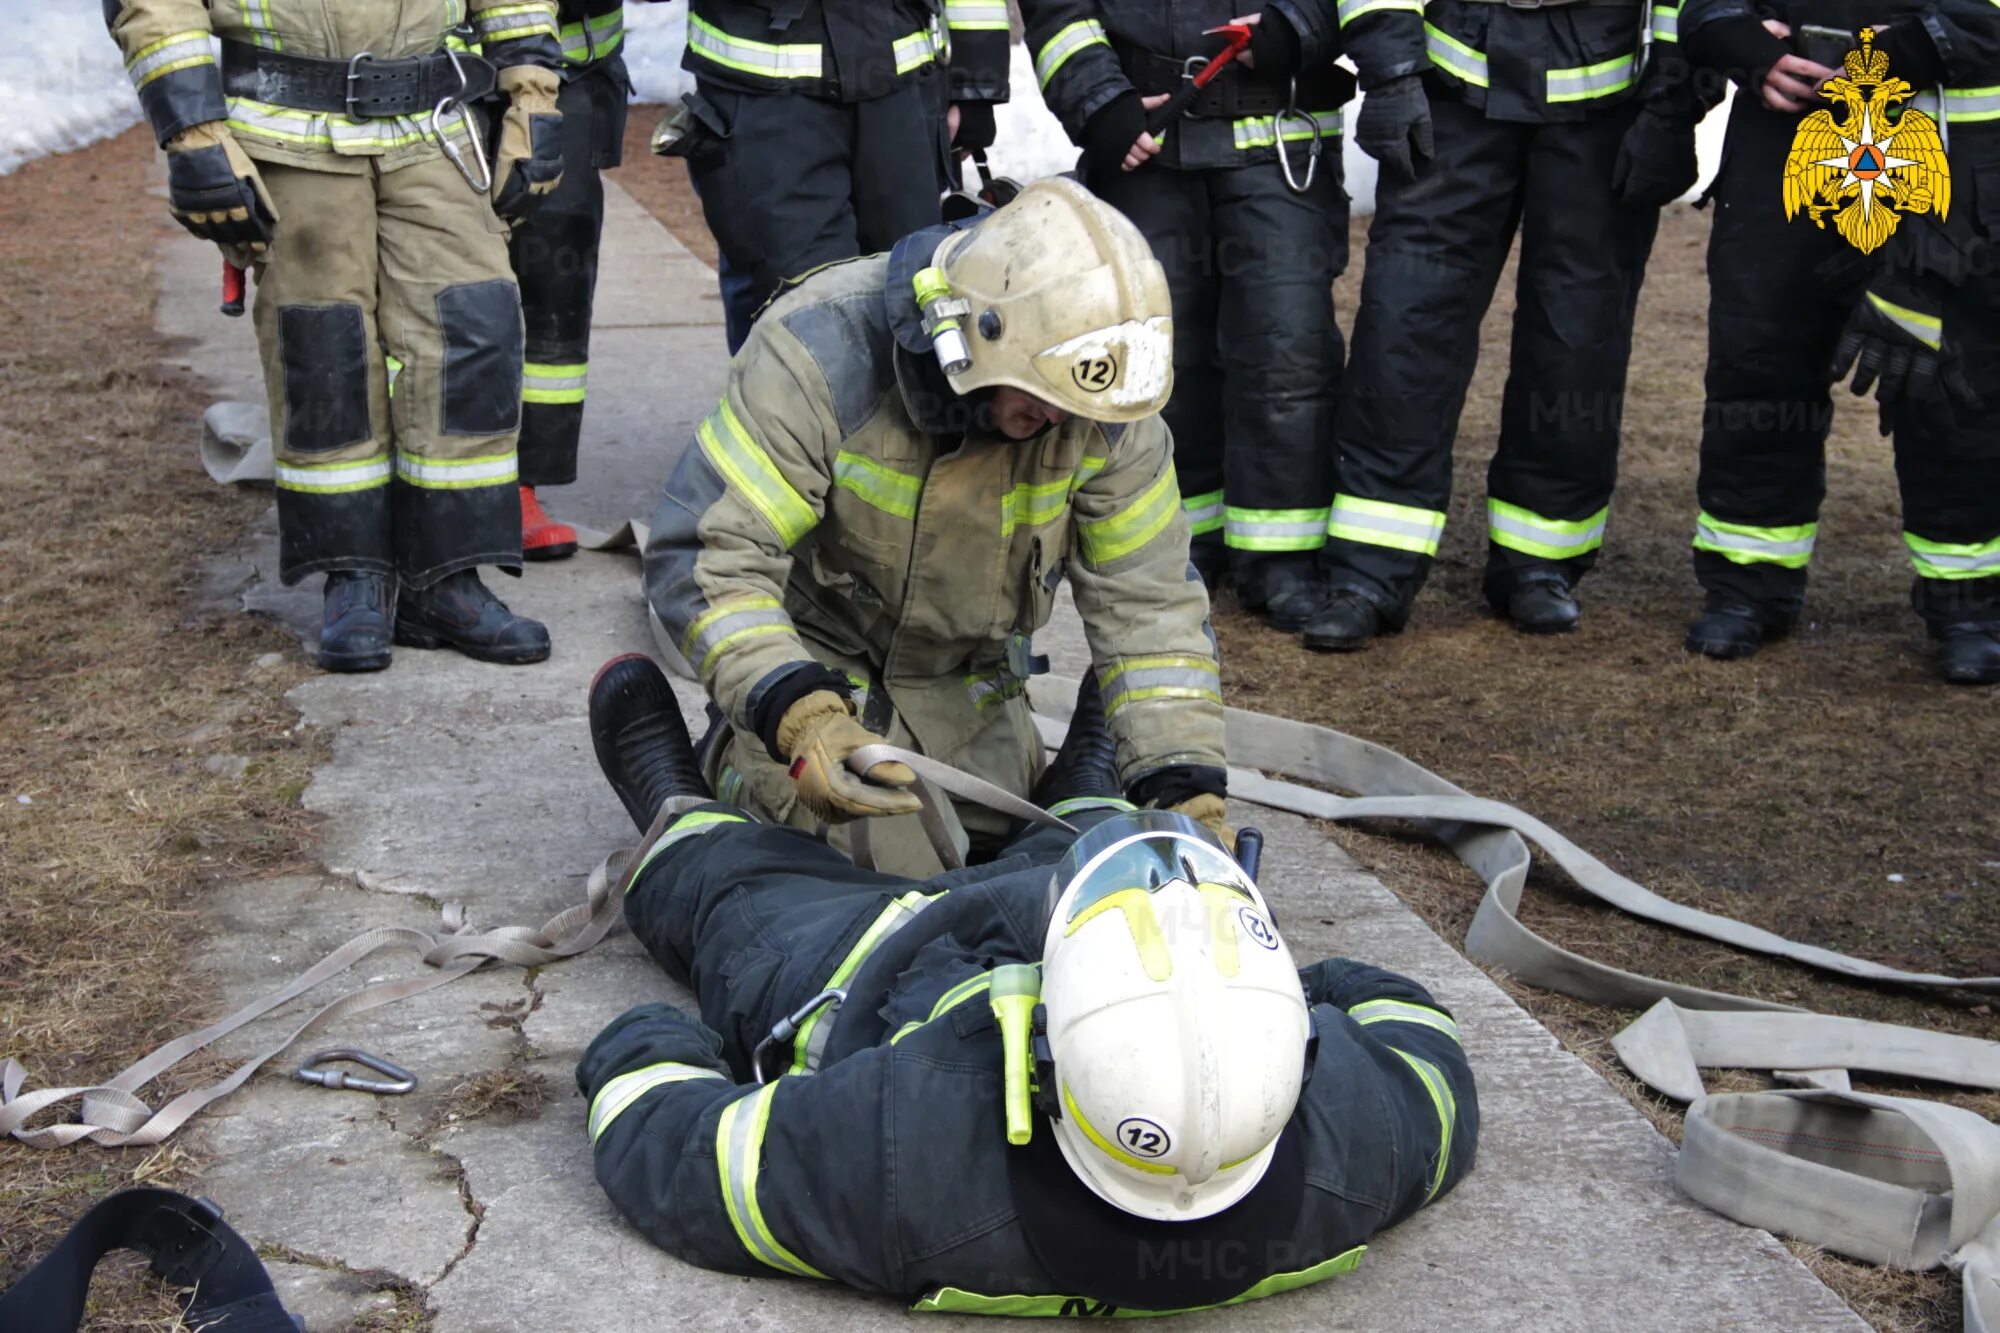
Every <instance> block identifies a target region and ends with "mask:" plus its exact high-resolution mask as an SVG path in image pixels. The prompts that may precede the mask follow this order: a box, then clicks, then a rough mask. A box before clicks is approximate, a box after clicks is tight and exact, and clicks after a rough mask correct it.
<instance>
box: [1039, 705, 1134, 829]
mask: <svg viewBox="0 0 2000 1333" xmlns="http://www.w3.org/2000/svg"><path fill="white" fill-rule="evenodd" d="M1124 795H1125V788H1124V786H1123V785H1122V784H1121V783H1120V782H1119V781H1118V747H1117V746H1116V745H1115V744H1114V743H1113V742H1112V739H1111V729H1110V728H1109V727H1107V726H1106V725H1105V721H1104V695H1103V693H1102V692H1100V691H1099V690H1098V688H1097V676H1096V675H1095V673H1091V672H1086V673H1085V674H1084V677H1083V683H1082V684H1081V685H1079V686H1077V690H1076V711H1075V712H1073V713H1071V714H1070V719H1069V735H1067V736H1065V737H1063V743H1062V748H1061V749H1059V750H1057V751H1056V757H1055V758H1054V759H1052V760H1051V761H1050V762H1049V766H1048V767H1047V768H1045V769H1043V770H1042V775H1041V776H1040V777H1039V778H1037V779H1035V789H1034V790H1033V791H1032V792H1030V793H1028V799H1029V800H1031V801H1033V802H1034V803H1035V804H1036V805H1039V806H1041V807H1042V809H1044V810H1046V809H1048V808H1049V807H1050V806H1052V805H1055V804H1056V803H1058V802H1060V801H1067V800H1072V799H1074V798H1076V797H1078V796H1109V797H1112V798H1114V799H1123V797H1124Z"/></svg>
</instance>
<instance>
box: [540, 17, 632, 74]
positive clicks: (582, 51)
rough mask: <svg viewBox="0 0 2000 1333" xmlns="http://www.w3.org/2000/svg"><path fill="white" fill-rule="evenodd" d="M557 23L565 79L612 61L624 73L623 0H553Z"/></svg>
mask: <svg viewBox="0 0 2000 1333" xmlns="http://www.w3.org/2000/svg"><path fill="white" fill-rule="evenodd" d="M556 23H557V24H558V25H559V26H558V29H557V31H558V35H559V36H560V37H561V39H562V55H563V76H564V77H565V78H571V77H574V76H575V75H576V74H577V73H580V72H581V71H583V70H586V69H603V68H606V67H608V66H609V65H610V64H611V62H612V61H614V60H616V61H617V65H618V68H619V69H620V70H621V71H622V70H623V67H624V59H623V56H622V54H621V53H622V51H623V49H624V46H625V0H556ZM621 77H622V74H621Z"/></svg>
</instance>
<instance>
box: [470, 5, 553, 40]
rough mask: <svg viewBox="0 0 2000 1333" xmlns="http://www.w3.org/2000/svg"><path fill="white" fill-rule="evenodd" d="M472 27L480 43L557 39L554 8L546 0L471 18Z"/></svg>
mask: <svg viewBox="0 0 2000 1333" xmlns="http://www.w3.org/2000/svg"><path fill="white" fill-rule="evenodd" d="M472 26H473V29H474V30H475V31H477V32H478V34H479V40H480V41H482V42H513V41H519V40H520V39H522V38H524V37H535V36H539V35H541V34H544V33H546V34H547V35H549V36H551V37H553V36H555V35H556V7H555V5H554V4H551V3H549V2H548V0H521V3H519V4H512V5H500V6H497V7H495V8H493V9H488V10H483V11H481V12H480V13H478V14H476V15H474V16H473V20H472Z"/></svg>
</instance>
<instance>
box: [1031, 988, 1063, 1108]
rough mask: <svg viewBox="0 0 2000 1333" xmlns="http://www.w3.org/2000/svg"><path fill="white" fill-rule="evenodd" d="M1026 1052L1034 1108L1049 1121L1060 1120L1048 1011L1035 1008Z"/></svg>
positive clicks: (1046, 1008)
mask: <svg viewBox="0 0 2000 1333" xmlns="http://www.w3.org/2000/svg"><path fill="white" fill-rule="evenodd" d="M1029 1034H1030V1035H1029V1040H1028V1050H1029V1054H1030V1057H1031V1059H1032V1060H1033V1069H1034V1078H1033V1088H1034V1106H1035V1109H1036V1110H1037V1111H1039V1112H1041V1113H1042V1114H1043V1115H1045V1116H1047V1117H1048V1118H1049V1119H1050V1120H1060V1119H1062V1098H1060V1097H1058V1096H1056V1056H1055V1051H1054V1049H1053V1048H1052V1047H1051V1046H1050V1045H1049V1010H1048V1006H1047V1005H1041V1004H1038V1005H1036V1006H1035V1012H1034V1016H1033V1018H1032V1020H1031V1024H1030V1027H1029Z"/></svg>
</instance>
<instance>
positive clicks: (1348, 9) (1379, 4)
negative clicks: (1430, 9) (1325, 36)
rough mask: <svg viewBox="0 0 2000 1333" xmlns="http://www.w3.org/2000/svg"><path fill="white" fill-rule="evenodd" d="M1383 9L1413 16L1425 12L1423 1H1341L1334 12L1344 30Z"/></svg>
mask: <svg viewBox="0 0 2000 1333" xmlns="http://www.w3.org/2000/svg"><path fill="white" fill-rule="evenodd" d="M1383 9H1403V10H1408V11H1409V12H1410V13H1412V14H1421V13H1423V12H1424V6H1423V0H1340V7H1339V8H1338V9H1337V10H1335V11H1334V12H1335V15H1336V16H1337V17H1338V18H1339V20H1340V26H1341V27H1343V28H1344V27H1346V26H1347V25H1348V24H1350V23H1352V22H1354V20H1356V19H1358V18H1360V17H1361V16H1362V15H1363V14H1373V13H1375V12H1376V11H1378V10H1383Z"/></svg>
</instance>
